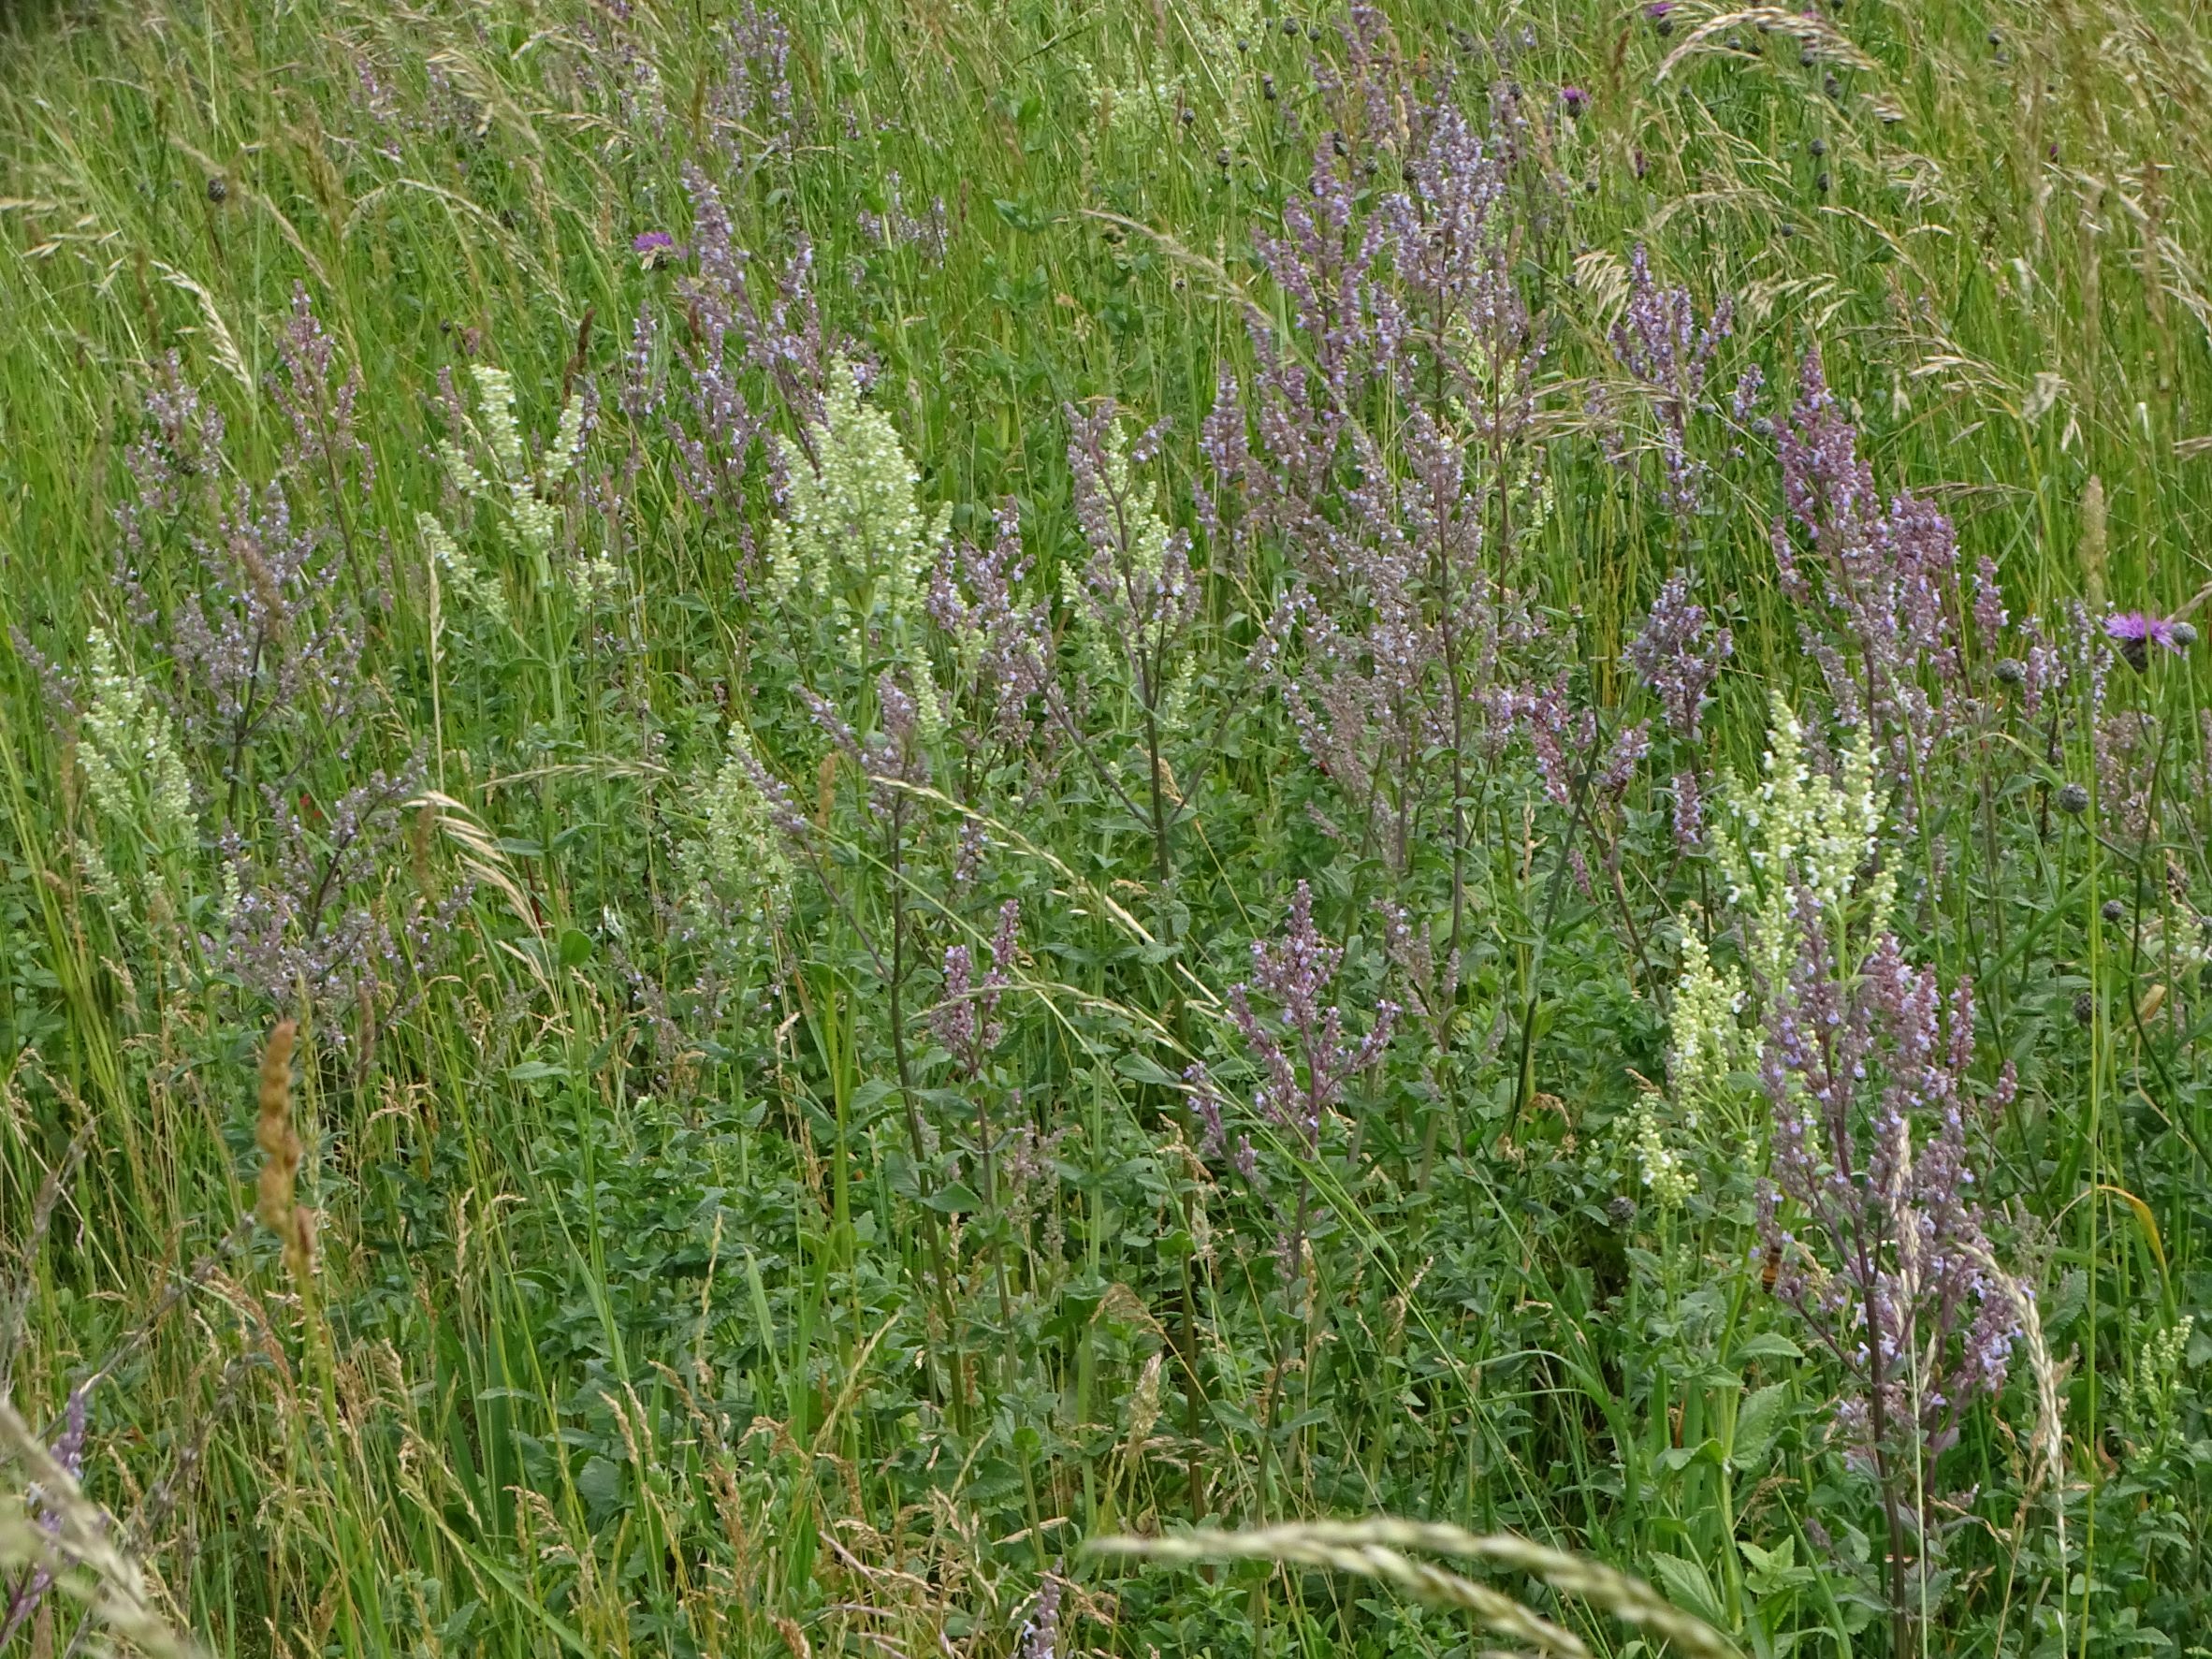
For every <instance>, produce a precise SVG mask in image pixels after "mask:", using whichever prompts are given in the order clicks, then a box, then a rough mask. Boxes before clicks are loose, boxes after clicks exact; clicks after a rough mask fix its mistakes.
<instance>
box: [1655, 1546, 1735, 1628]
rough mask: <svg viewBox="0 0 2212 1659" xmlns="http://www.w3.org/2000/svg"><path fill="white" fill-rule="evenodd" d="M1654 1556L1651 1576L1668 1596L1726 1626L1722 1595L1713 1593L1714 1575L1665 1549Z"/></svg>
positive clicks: (1697, 1613)
mask: <svg viewBox="0 0 2212 1659" xmlns="http://www.w3.org/2000/svg"><path fill="white" fill-rule="evenodd" d="M1651 1560H1652V1578H1654V1579H1657V1580H1658V1581H1659V1588H1660V1589H1662V1590H1664V1591H1666V1598H1667V1600H1669V1601H1671V1602H1673V1603H1674V1605H1675V1606H1676V1607H1678V1608H1681V1609H1682V1610H1683V1611H1684V1612H1686V1613H1695V1614H1696V1615H1697V1616H1698V1617H1699V1618H1700V1619H1703V1620H1704V1621H1705V1622H1706V1623H1708V1624H1710V1625H1713V1626H1714V1627H1715V1628H1725V1627H1726V1625H1727V1623H1728V1615H1727V1614H1726V1613H1724V1612H1723V1611H1722V1610H1721V1598H1720V1597H1719V1596H1718V1595H1716V1594H1714V1593H1713V1587H1712V1579H1710V1577H1708V1576H1707V1574H1706V1571H1705V1568H1704V1567H1703V1566H1702V1565H1701V1564H1698V1563H1697V1562H1695V1561H1690V1560H1687V1559H1685V1558H1684V1557H1682V1556H1680V1555H1667V1554H1665V1553H1658V1554H1654V1555H1653V1556H1652V1558H1651Z"/></svg>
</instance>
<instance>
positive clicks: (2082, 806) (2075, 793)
mask: <svg viewBox="0 0 2212 1659" xmlns="http://www.w3.org/2000/svg"><path fill="white" fill-rule="evenodd" d="M2058 805H2059V811H2061V812H2064V813H2066V814H2068V815H2069V816H2071V817H2077V818H2078V817H2079V816H2080V815H2081V814H2082V813H2084V812H2087V811H2088V809H2089V792H2088V790H2087V789H2086V788H2084V787H2083V786H2082V785H2080V784H2078V783H2070V784H2068V785H2067V786H2066V787H2065V788H2064V789H2061V790H2060V791H2059V802H2058Z"/></svg>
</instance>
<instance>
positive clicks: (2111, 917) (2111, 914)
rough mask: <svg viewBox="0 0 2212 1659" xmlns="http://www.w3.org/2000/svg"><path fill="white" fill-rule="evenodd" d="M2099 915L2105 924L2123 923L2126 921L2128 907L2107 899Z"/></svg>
mask: <svg viewBox="0 0 2212 1659" xmlns="http://www.w3.org/2000/svg"><path fill="white" fill-rule="evenodd" d="M2099 914H2101V915H2102V916H2103V918H2104V919H2105V921H2107V922H2125V921H2126V920H2127V919H2128V907H2127V906H2126V905H2124V904H2122V903H2120V901H2119V900H2118V899H2117V898H2108V899H2106V900H2105V901H2104V908H2103V910H2101V911H2100V912H2099Z"/></svg>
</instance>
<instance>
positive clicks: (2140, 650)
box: [2104, 611, 2184, 672]
mask: <svg viewBox="0 0 2212 1659" xmlns="http://www.w3.org/2000/svg"><path fill="white" fill-rule="evenodd" d="M2104 632H2105V633H2107V634H2109V635H2111V636H2112V638H2114V639H2115V640H2117V641H2118V642H2119V648H2120V655H2121V656H2123V657H2125V658H2127V660H2128V665H2129V666H2130V667H2132V668H2133V669H2135V670H2137V671H2138V672H2140V671H2141V670H2143V669H2144V668H2146V667H2147V666H2149V663H2150V648H2151V647H2152V646H2154V645H2156V646H2163V647H2164V648H2166V649H2167V650H2169V651H2172V652H2173V653H2174V654H2175V655H2176V656H2177V657H2178V656H2179V655H2180V654H2181V651H2182V647H2183V644H2184V641H2183V639H2182V637H2181V635H2180V633H2178V632H2177V631H2176V627H2175V625H2174V624H2173V623H2172V622H2169V621H2167V620H2166V618H2163V617H2154V616H2152V615H2151V614H2150V613H2149V612H2148V611H2120V612H2118V613H2117V615H2114V616H2110V617H2107V618H2104Z"/></svg>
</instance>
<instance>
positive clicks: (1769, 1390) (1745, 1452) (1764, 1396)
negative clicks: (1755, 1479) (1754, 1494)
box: [1728, 1383, 1789, 1475]
mask: <svg viewBox="0 0 2212 1659" xmlns="http://www.w3.org/2000/svg"><path fill="white" fill-rule="evenodd" d="M1788 1404H1789V1385H1788V1384H1787V1383H1768V1385H1767V1386H1766V1387H1765V1388H1763V1389H1760V1390H1758V1391H1757V1392H1755V1393H1754V1394H1753V1395H1752V1396H1751V1397H1750V1398H1749V1399H1747V1400H1745V1401H1744V1403H1743V1404H1741V1405H1740V1406H1739V1407H1738V1408H1737V1412H1736V1436H1735V1439H1734V1440H1733V1441H1732V1442H1731V1443H1730V1445H1729V1448H1728V1463H1729V1466H1730V1467H1732V1468H1733V1469H1735V1470H1736V1472H1737V1473H1738V1474H1739V1475H1756V1474H1757V1473H1758V1472H1759V1471H1760V1470H1761V1469H1763V1468H1765V1467H1766V1466H1767V1455H1768V1453H1769V1452H1771V1451H1772V1450H1773V1449H1774V1437H1775V1435H1777V1434H1778V1433H1781V1432H1782V1424H1783V1410H1784V1408H1785V1407H1786V1406H1787V1405H1788Z"/></svg>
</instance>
